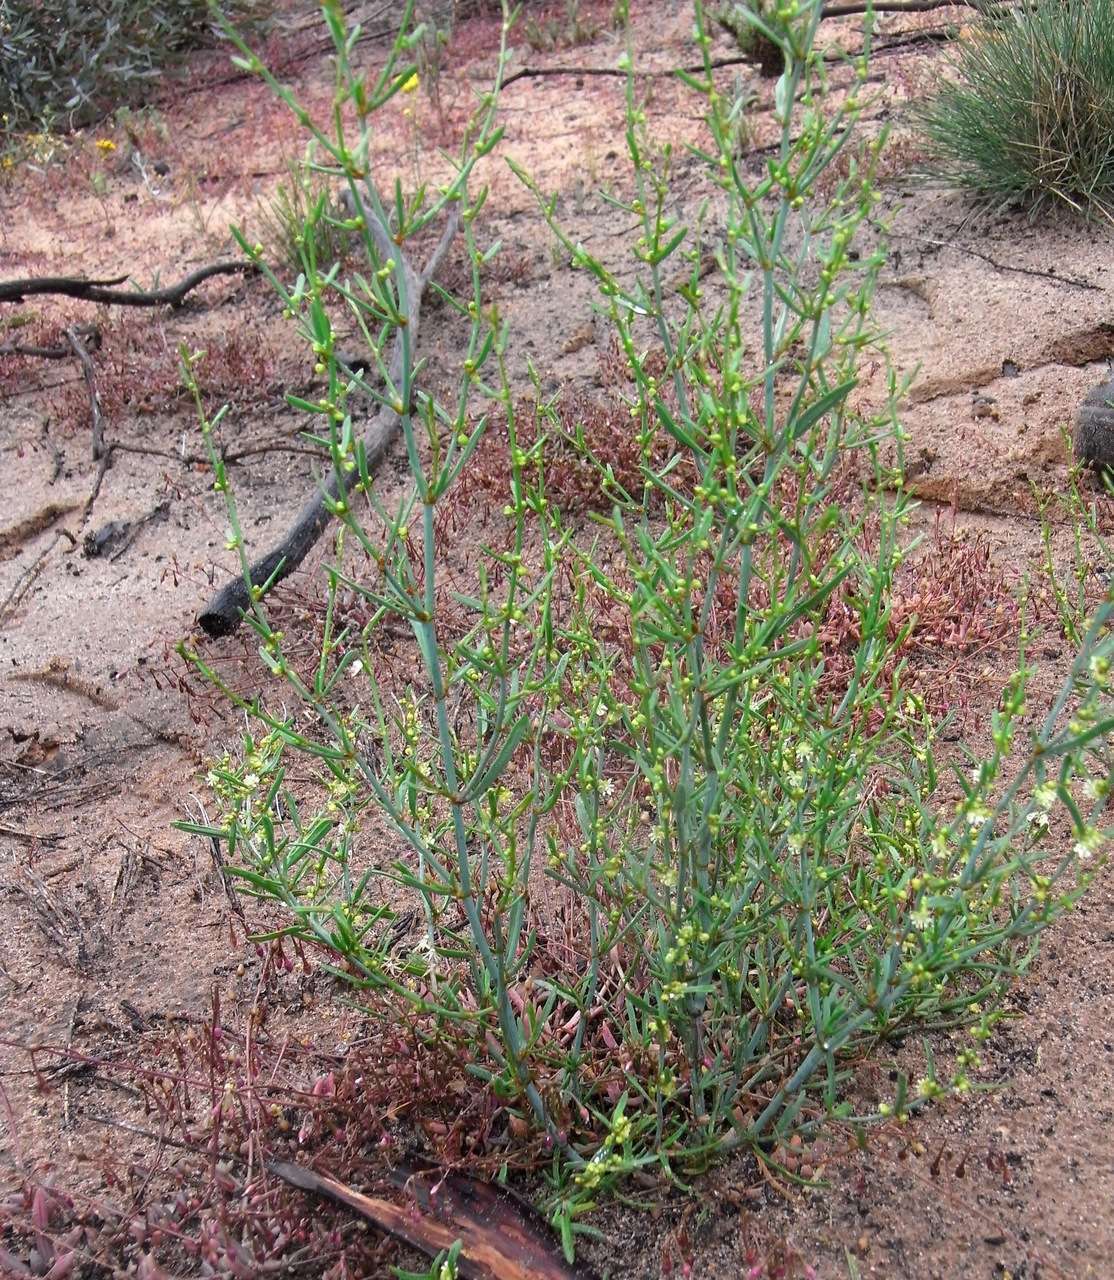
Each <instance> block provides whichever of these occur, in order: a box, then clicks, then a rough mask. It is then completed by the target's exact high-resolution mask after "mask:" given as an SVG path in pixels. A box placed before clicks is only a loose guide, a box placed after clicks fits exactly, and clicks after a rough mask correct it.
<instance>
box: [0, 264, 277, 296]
mask: <svg viewBox="0 0 1114 1280" xmlns="http://www.w3.org/2000/svg"><path fill="white" fill-rule="evenodd" d="M256 270H257V268H256V266H255V264H254V263H252V262H214V263H212V264H211V265H209V266H207V267H199V268H198V269H197V270H196V271H194V272H193V273H192V274H190V275H188V276H186V278H185V279H184V280H180V281H179V282H178V283H177V284H175V285H170V286H168V287H167V288H165V289H152V290H150V291H148V292H144V291H143V290H141V289H116V288H113V287H112V286H113V285H117V284H122V283H123V282H124V281H125V280H127V279H128V277H127V276H118V277H116V279H114V280H107V281H105V280H82V279H81V278H80V277H77V276H42V277H40V278H39V279H31V280H0V302H23V301H24V299H25V298H27V297H29V296H30V295H32V294H43V293H50V294H60V295H61V296H63V297H66V298H78V299H80V300H81V301H82V302H104V303H109V304H112V305H115V306H120V307H164V306H170V307H180V306H181V305H182V301H183V299H184V298H185V296H186V294H187V293H189V292H190V291H191V290H192V289H196V288H197V286H198V285H199V284H201V283H202V281H204V280H208V279H209V278H210V277H211V276H227V275H233V274H234V273H236V272H241V271H242V272H244V273H245V274H247V273H250V272H254V271H256Z"/></svg>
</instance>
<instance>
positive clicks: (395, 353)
mask: <svg viewBox="0 0 1114 1280" xmlns="http://www.w3.org/2000/svg"><path fill="white" fill-rule="evenodd" d="M459 223H460V215H459V210H458V209H456V210H454V211H453V213H452V214H451V215H450V217H449V220H448V222H447V223H446V225H445V230H444V233H443V234H442V236H441V239H440V241H439V242H438V244H437V247H436V249H434V251H433V253H432V255H431V257H430V259H429V262H428V263H427V264H426V266H425V268H424V269H423V271H422V272H421V274H420V275H418V274H416V273H415V272H414V270H413V269H412V268H411V266H410V264H409V263H408V262H407V261H406V258H405V257H403V258H402V266H403V270H404V271H405V272H406V276H407V290H408V293H409V295H410V298H411V299H412V302H411V308H410V315H409V317H408V318H407V325H406V328H407V332H408V334H409V335H410V341H411V343H412V345H413V349H414V351H415V352H416V351H417V346H418V329H419V321H420V318H421V306H422V296H423V294H424V293H425V289H426V285H428V284H429V282H430V280H431V279H432V277H433V274H434V272H435V271H436V270H437V268H438V266H440V264H441V260H442V259H443V258H444V256H445V253H446V252H447V251H448V248H449V245H450V244H451V243H452V240H453V237H454V236H455V235H456V232H457V228H458V226H459ZM373 230H374V228H373ZM389 248H390V251H391V252H392V253H395V254H398V253H399V250H398V248H397V246H394V245H391V246H389ZM402 358H403V349H402V339H401V335H400V334H396V335H395V341H394V347H393V350H392V353H391V363H390V367H389V375H390V380H391V382H392V383H394V384H397V383H398V382H399V380H400V379H401V377H402ZM401 425H402V417H401V415H399V414H397V413H395V411H394V410H393V409H392V408H390V407H389V406H387V405H384V406H383V407H382V408H381V409H380V410H379V412H378V413H377V414H376V415H375V417H374V418H373V419H372V420H371V423H370V424H369V426H368V428H367V430H366V431H365V433H364V453H365V455H366V457H367V467H368V471H369V472H370V471H372V470H373V469H374V468H375V467H377V466H378V465H379V463H380V461H381V460H382V458H383V456H384V455H385V454H386V452H387V450H388V449H389V448H390V447H391V445H392V443H393V442H394V439H395V437H396V435H397V434H398V431H399V428H400V427H401ZM340 490H341V479H340V476H339V475H338V474H337V471H336V468H335V467H334V468H333V470H332V471H331V473H330V474H329V476H328V478H327V479H326V480H324V481H323V483H321V484H320V485H319V486H318V488H317V489H316V490H315V491H314V493H313V494H311V495H310V497H309V498H307V499H306V501H305V503H304V504H303V505H302V509H301V510H300V511H299V512H298V514H297V516H296V517H295V518H294V522H293V523H292V524H291V526H290V528H289V529H288V531H287V533H286V535H285V537H283V538H282V540H281V541H280V542H279V543H278V544H277V545H276V546H275V547H274V548H273V549H272V550H271V551H268V552H267V553H266V554H265V555H263V556H260V557H259V558H258V559H257V560H255V561H254V562H253V563H252V565H251V567H250V570H249V578H248V579H245V578H244V577H243V576H240V577H236V578H233V579H232V580H231V581H230V582H227V583H226V584H225V585H224V586H223V587H222V588H221V589H220V590H219V591H218V592H217V594H216V595H215V596H214V597H213V598H212V600H210V601H209V603H208V605H206V607H205V608H204V609H203V610H202V612H201V613H200V614H199V615H198V618H197V621H198V624H199V625H200V626H201V629H202V630H203V631H204V632H205V633H206V635H210V636H227V635H231V634H232V632H233V631H235V630H236V628H237V627H238V626H239V625H240V623H241V622H242V621H243V617H244V614H245V613H246V612H247V611H248V609H249V608H250V607H251V602H252V601H251V588H252V587H262V586H265V585H266V584H267V583H268V582H271V584H272V585H274V584H275V583H278V582H281V581H282V579H283V578H285V577H287V576H288V575H289V574H291V573H293V572H294V570H295V569H297V567H298V566H299V565H300V564H301V563H302V561H303V560H304V559H305V558H306V556H307V555H308V554H309V552H310V549H311V548H312V547H313V545H314V543H316V541H317V539H318V538H319V537H320V536H321V534H322V532H323V531H324V529H325V526H326V525H327V524H328V523H329V521H330V519H331V515H330V513H329V507H328V503H330V502H335V501H336V500H337V498H338V497H339V495H340Z"/></svg>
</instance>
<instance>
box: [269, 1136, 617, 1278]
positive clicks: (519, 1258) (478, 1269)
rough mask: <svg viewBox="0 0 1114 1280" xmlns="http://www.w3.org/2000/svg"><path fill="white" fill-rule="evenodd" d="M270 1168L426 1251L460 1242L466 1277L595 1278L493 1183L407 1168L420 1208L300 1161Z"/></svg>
mask: <svg viewBox="0 0 1114 1280" xmlns="http://www.w3.org/2000/svg"><path fill="white" fill-rule="evenodd" d="M267 1168H268V1170H269V1171H270V1172H271V1173H273V1174H274V1175H275V1176H276V1177H278V1178H281V1179H282V1180H283V1181H284V1182H287V1183H289V1184H290V1185H291V1186H292V1187H297V1188H298V1189H299V1190H300V1191H311V1192H313V1193H314V1194H315V1195H319V1196H323V1197H324V1198H325V1199H327V1200H331V1201H332V1202H333V1203H334V1204H338V1205H342V1206H343V1207H344V1208H347V1209H352V1210H353V1211H354V1212H355V1213H358V1214H360V1215H361V1217H364V1218H366V1219H367V1220H368V1221H369V1222H372V1223H374V1224H375V1225H376V1226H377V1227H379V1228H380V1230H382V1231H386V1232H389V1233H390V1234H391V1235H393V1236H395V1237H396V1238H397V1239H399V1240H405V1241H406V1243H407V1244H409V1245H412V1246H413V1247H414V1248H415V1249H420V1250H421V1251H422V1252H423V1253H426V1254H428V1255H429V1256H430V1257H436V1255H437V1254H438V1253H440V1252H441V1251H442V1250H444V1249H450V1248H451V1247H452V1246H453V1245H454V1244H455V1243H456V1242H457V1241H458V1240H459V1241H460V1242H461V1246H462V1247H461V1253H460V1262H459V1264H458V1265H459V1269H460V1274H461V1275H462V1276H464V1277H465V1280H596V1274H595V1272H594V1271H592V1270H591V1269H589V1268H587V1267H585V1266H583V1265H580V1266H575V1267H573V1266H570V1265H569V1264H568V1263H567V1262H566V1261H565V1259H564V1258H563V1257H562V1256H561V1254H560V1253H559V1252H557V1250H556V1248H555V1242H554V1239H553V1234H552V1232H551V1231H550V1230H549V1228H548V1227H547V1226H546V1225H545V1223H544V1221H543V1219H542V1218H541V1216H540V1215H539V1214H538V1213H537V1212H536V1211H535V1210H534V1209H533V1208H531V1207H530V1206H527V1205H524V1204H523V1202H522V1201H520V1200H519V1199H518V1198H517V1197H515V1196H512V1195H510V1194H509V1193H507V1192H503V1191H501V1190H500V1189H498V1188H496V1187H493V1186H492V1185H491V1184H490V1183H487V1182H479V1181H477V1180H476V1179H475V1178H464V1177H458V1176H457V1175H455V1174H447V1175H444V1176H441V1175H439V1174H438V1175H434V1174H431V1173H429V1172H426V1171H422V1172H420V1173H414V1174H411V1175H410V1176H409V1177H408V1178H407V1182H406V1185H407V1187H408V1188H410V1189H411V1190H413V1191H414V1193H415V1196H416V1198H417V1200H418V1204H419V1205H420V1207H421V1211H419V1209H417V1208H415V1207H414V1206H410V1205H397V1204H394V1203H392V1202H391V1201H390V1200H384V1199H382V1198H380V1197H378V1196H366V1195H364V1194H363V1193H362V1192H359V1191H356V1190H354V1189H353V1188H352V1187H348V1186H345V1184H344V1183H343V1182H337V1181H335V1180H334V1179H332V1178H326V1177H323V1176H322V1175H321V1174H317V1173H314V1172H313V1170H312V1169H306V1168H305V1167H304V1166H302V1165H298V1164H291V1163H288V1162H287V1161H279V1162H274V1163H271V1164H268V1166H267ZM404 1172H405V1171H404ZM434 1179H436V1180H434Z"/></svg>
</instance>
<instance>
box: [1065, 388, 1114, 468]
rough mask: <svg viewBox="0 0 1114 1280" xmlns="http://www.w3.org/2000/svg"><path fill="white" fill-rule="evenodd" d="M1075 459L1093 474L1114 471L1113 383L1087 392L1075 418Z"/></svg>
mask: <svg viewBox="0 0 1114 1280" xmlns="http://www.w3.org/2000/svg"><path fill="white" fill-rule="evenodd" d="M1073 444H1074V446H1075V456H1076V459H1077V460H1078V461H1079V462H1082V463H1084V464H1085V465H1087V466H1091V467H1094V468H1095V470H1096V471H1105V470H1107V469H1111V468H1114V381H1109V382H1104V383H1102V384H1100V385H1099V386H1097V387H1094V388H1093V389H1092V390H1091V391H1088V392H1087V395H1086V398H1085V399H1084V401H1083V403H1082V404H1081V405H1080V406H1079V410H1078V412H1077V413H1076V415H1075V437H1074V440H1073Z"/></svg>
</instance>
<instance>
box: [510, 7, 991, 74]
mask: <svg viewBox="0 0 1114 1280" xmlns="http://www.w3.org/2000/svg"><path fill="white" fill-rule="evenodd" d="M1010 7H1012V0H1002V3H1001V4H998V5H995V6H994V9H995V11H996V10H999V9H1006V8H1010ZM868 9H869V10H871V11H872V12H874V13H929V12H931V11H932V10H934V9H977V10H978V11H979V12H980V13H983V14H985V13H986V12H987V5H986V0H889V2H888V3H887V2H886V0H882V3H879V4H870V3H868V2H867V0H849V3H846V4H829V5H825V6H824V8H823V9H822V10H821V11H820V16H821V17H822V18H849V17H853V16H854V15H855V14H860V13H866V12H867V10H868ZM914 34H915V37H916V38H917V39H922V40H923V39H931V38H933V36H936V38H939V37H938V33H929V32H917V33H914ZM878 51H879V50H875V52H878ZM839 56H842V55H839ZM709 65H710V67H711V69H712V70H713V71H718V70H720V69H721V68H724V67H739V66H756V67H757V66H762V65H763V59H762V57H761V56H760V55H758V54H753V53H740V54H735V55H733V56H732V57H729V58H713V59H712V60H711V62H710V63H709ZM703 71H704V64H703V63H702V62H699V63H696V64H695V65H693V66H690V67H664V68H662V69H660V70H657V71H638V70H635V71H629V70H622V69H621V68H619V67H520V68H519V69H518V70H517V71H515V72H512V74H511V75H509V76H507V78H506V79H505V80H504V81H503V88H504V89H506V88H508V87H509V86H510V85H512V84H514V82H515V81H516V80H540V79H544V78H545V77H547V76H610V77H616V76H618V77H620V78H622V79H624V80H625V79H626V78H627V76H628V75H633V76H635V78H636V79H640V80H660V79H664V78H668V77H670V76H675V75H678V74H681V73H684V74H685V75H690V76H698V75H701V74H702V73H703Z"/></svg>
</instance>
